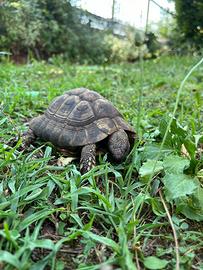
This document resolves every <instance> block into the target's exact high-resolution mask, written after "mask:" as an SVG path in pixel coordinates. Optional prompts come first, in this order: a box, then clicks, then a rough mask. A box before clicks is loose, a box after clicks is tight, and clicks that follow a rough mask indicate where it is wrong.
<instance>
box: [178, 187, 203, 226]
mask: <svg viewBox="0 0 203 270" xmlns="http://www.w3.org/2000/svg"><path fill="white" fill-rule="evenodd" d="M177 211H179V212H181V213H182V214H183V215H185V216H186V217H187V218H189V219H192V220H196V221H203V188H201V187H200V186H199V187H198V188H197V190H196V191H195V193H193V194H192V196H190V197H185V198H183V199H181V200H179V201H178V202H177Z"/></svg>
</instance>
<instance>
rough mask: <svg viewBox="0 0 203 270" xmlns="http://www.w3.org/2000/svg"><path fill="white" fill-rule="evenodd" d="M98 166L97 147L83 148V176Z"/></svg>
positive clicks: (81, 159)
mask: <svg viewBox="0 0 203 270" xmlns="http://www.w3.org/2000/svg"><path fill="white" fill-rule="evenodd" d="M95 164H96V145H95V144H88V145H85V146H83V148H82V151H81V157H80V172H81V173H82V174H84V173H86V172H88V171H90V170H91V169H92V168H93V167H94V166H95Z"/></svg>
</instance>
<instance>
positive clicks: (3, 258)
mask: <svg viewBox="0 0 203 270" xmlns="http://www.w3.org/2000/svg"><path fill="white" fill-rule="evenodd" d="M0 262H6V263H9V264H11V265H13V266H14V267H15V268H17V269H21V264H20V261H19V260H18V258H17V257H16V256H14V255H13V254H11V253H10V252H8V251H6V250H1V251H0Z"/></svg>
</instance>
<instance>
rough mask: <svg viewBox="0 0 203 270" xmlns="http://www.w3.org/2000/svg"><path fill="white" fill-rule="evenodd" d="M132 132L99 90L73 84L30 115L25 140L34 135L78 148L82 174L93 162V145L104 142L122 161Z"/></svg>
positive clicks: (58, 145)
mask: <svg viewBox="0 0 203 270" xmlns="http://www.w3.org/2000/svg"><path fill="white" fill-rule="evenodd" d="M134 135H135V132H134V130H133V128H132V127H131V126H130V125H129V124H128V123H127V122H126V121H125V120H124V119H123V116H122V115H121V114H120V112H119V111H118V110H117V109H116V108H115V107H114V106H113V104H112V103H111V102H109V101H108V100H107V99H105V98H104V97H103V96H101V95H100V94H99V93H97V92H95V91H92V90H89V89H86V88H76V89H72V90H69V91H67V92H65V93H64V94H63V95H61V96H58V97H56V98H55V99H54V101H53V102H52V103H51V104H50V106H49V107H48V108H47V110H46V111H45V112H44V113H43V114H42V115H40V116H37V117H35V118H33V119H32V120H31V121H30V123H29V129H28V131H27V133H26V139H25V142H26V144H27V145H28V144H30V143H32V142H33V141H34V140H35V139H36V137H39V138H40V139H42V140H44V141H49V142H51V143H52V144H53V145H54V146H56V147H58V148H59V149H67V150H70V151H74V152H77V151H79V152H80V171H81V173H82V174H84V173H86V172H88V171H89V170H91V169H92V168H93V167H94V166H95V164H96V148H97V146H98V145H99V144H100V145H102V147H103V146H104V145H106V146H107V149H108V151H109V152H110V154H111V156H112V158H113V159H114V160H115V161H116V162H120V161H122V160H123V159H124V158H125V157H126V156H127V155H128V153H129V151H130V148H131V147H132V145H133V141H134V138H135V137H134Z"/></svg>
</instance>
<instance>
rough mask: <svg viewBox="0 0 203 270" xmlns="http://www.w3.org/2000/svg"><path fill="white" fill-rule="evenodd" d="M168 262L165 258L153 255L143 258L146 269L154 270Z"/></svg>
mask: <svg viewBox="0 0 203 270" xmlns="http://www.w3.org/2000/svg"><path fill="white" fill-rule="evenodd" d="M168 263H169V262H168V261H167V260H162V259H159V258H157V257H155V256H149V257H146V258H144V266H145V267H146V268H147V269H154V270H157V269H163V268H165V267H166V265H167V264H168Z"/></svg>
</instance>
